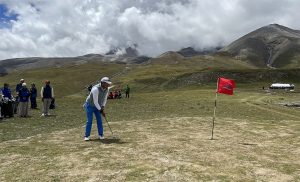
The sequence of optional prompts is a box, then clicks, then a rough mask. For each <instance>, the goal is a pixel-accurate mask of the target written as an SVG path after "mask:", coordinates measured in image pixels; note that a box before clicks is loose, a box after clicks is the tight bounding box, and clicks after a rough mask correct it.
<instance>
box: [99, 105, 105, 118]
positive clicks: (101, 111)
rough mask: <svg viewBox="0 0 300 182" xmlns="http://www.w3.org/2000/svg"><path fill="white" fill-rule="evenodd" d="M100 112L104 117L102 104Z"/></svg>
mask: <svg viewBox="0 0 300 182" xmlns="http://www.w3.org/2000/svg"><path fill="white" fill-rule="evenodd" d="M100 113H101V114H102V116H103V117H105V112H104V106H102V107H101V110H100Z"/></svg>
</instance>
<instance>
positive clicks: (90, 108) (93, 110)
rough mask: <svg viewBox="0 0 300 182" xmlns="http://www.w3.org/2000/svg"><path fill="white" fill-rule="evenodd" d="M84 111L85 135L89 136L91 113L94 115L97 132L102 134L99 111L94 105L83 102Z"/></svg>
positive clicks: (91, 121)
mask: <svg viewBox="0 0 300 182" xmlns="http://www.w3.org/2000/svg"><path fill="white" fill-rule="evenodd" d="M85 111H86V117H87V121H86V127H85V137H89V136H90V135H91V129H92V124H93V114H95V116H96V120H97V127H98V134H99V135H100V136H103V126H102V118H101V113H100V111H99V110H98V109H97V108H96V107H95V106H90V105H89V104H88V103H85Z"/></svg>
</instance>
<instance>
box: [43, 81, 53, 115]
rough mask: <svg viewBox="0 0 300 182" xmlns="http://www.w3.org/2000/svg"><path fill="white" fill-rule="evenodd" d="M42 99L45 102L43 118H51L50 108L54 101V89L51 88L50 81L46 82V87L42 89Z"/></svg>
mask: <svg viewBox="0 0 300 182" xmlns="http://www.w3.org/2000/svg"><path fill="white" fill-rule="evenodd" d="M41 97H42V101H43V113H42V116H49V115H50V114H49V108H50V105H51V101H52V99H54V92H53V88H52V87H51V86H50V81H49V80H47V81H45V85H44V86H43V87H42V89H41Z"/></svg>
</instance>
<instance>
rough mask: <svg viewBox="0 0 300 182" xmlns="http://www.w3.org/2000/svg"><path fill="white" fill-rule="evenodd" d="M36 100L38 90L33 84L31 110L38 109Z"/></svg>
mask: <svg viewBox="0 0 300 182" xmlns="http://www.w3.org/2000/svg"><path fill="white" fill-rule="evenodd" d="M36 98H37V89H36V87H35V84H34V83H32V84H31V88H30V103H31V109H37V103H36Z"/></svg>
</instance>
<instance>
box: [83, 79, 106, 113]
mask: <svg viewBox="0 0 300 182" xmlns="http://www.w3.org/2000/svg"><path fill="white" fill-rule="evenodd" d="M108 92H109V89H105V90H104V89H103V88H102V87H101V84H97V85H95V86H93V88H92V90H91V92H90V95H89V96H88V97H87V99H86V102H87V103H89V104H91V105H93V106H95V107H96V108H97V109H98V110H101V107H102V106H103V107H104V106H105V105H106V102H107V96H108Z"/></svg>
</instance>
